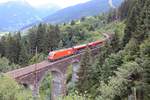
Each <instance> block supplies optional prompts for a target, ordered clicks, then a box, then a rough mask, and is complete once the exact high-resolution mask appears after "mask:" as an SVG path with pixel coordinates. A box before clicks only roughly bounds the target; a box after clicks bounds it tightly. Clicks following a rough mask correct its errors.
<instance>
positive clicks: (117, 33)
mask: <svg viewBox="0 0 150 100" xmlns="http://www.w3.org/2000/svg"><path fill="white" fill-rule="evenodd" d="M102 32H110V33H114V34H113V36H112V39H111V41H110V42H107V43H106V44H105V46H103V47H101V48H100V50H99V52H100V53H99V54H98V55H97V56H96V57H92V56H91V52H90V49H88V48H87V50H86V52H85V54H84V55H83V57H82V60H81V62H80V66H81V67H80V69H79V72H78V73H77V74H78V76H79V80H78V81H77V82H76V83H75V84H72V83H70V75H68V81H67V82H68V84H69V87H68V95H67V96H66V97H63V98H61V97H60V98H59V99H60V100H149V98H150V0H125V1H124V2H123V3H122V4H121V6H120V7H119V8H118V9H117V10H116V9H112V10H110V12H109V13H106V14H101V15H98V16H94V17H83V18H82V19H80V20H76V21H72V22H70V23H63V24H59V25H49V24H39V25H37V26H34V27H32V28H30V29H29V30H27V31H25V32H23V33H22V32H17V33H16V34H12V33H10V34H8V35H6V36H3V37H1V39H0V56H1V58H0V72H3V73H4V72H7V71H9V70H12V69H16V68H20V66H21V67H23V66H26V65H29V64H33V63H36V62H39V61H42V60H44V59H46V58H45V57H46V56H47V54H48V51H51V50H57V49H61V48H67V47H71V46H74V45H78V44H81V43H88V42H90V41H94V40H97V39H102V38H103V36H102V35H100V33H102ZM22 34H24V35H22ZM36 47H37V51H38V60H36V58H35V56H34V55H35V50H36ZM49 80H51V75H48V76H47V77H46V78H45V80H44V81H43V83H42V86H41V88H40V97H39V98H40V99H41V100H49V99H50V98H49V97H50V88H51V87H50V81H49ZM0 82H1V84H0V100H26V99H27V100H32V94H31V91H30V90H29V89H24V87H21V86H19V85H18V84H17V83H16V82H14V81H13V80H11V79H10V78H8V77H6V76H4V75H3V74H1V75H0ZM8 83H12V84H11V85H10V84H8ZM12 88H13V89H12Z"/></svg>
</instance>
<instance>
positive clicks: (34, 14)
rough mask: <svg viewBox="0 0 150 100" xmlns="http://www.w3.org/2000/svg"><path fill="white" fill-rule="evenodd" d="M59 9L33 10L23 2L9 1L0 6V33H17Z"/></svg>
mask: <svg viewBox="0 0 150 100" xmlns="http://www.w3.org/2000/svg"><path fill="white" fill-rule="evenodd" d="M58 9H60V7H58V6H57V5H53V4H51V6H47V5H44V6H42V7H40V8H33V7H32V6H31V5H30V4H29V3H28V2H25V1H9V2H6V3H1V4H0V22H1V23H0V32H9V31H11V32H12V31H18V30H20V29H23V28H25V27H28V26H31V25H33V23H38V22H41V21H42V18H44V17H46V16H48V15H50V14H52V13H54V12H55V11H57V10H58Z"/></svg>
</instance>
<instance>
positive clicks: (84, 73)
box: [76, 49, 91, 94]
mask: <svg viewBox="0 0 150 100" xmlns="http://www.w3.org/2000/svg"><path fill="white" fill-rule="evenodd" d="M90 73H91V53H90V51H89V49H86V52H85V54H84V55H83V56H82V59H81V64H80V68H79V71H78V73H77V75H78V77H79V78H78V82H77V85H76V87H77V90H78V91H79V92H80V93H83V94H84V93H85V92H89V88H90V87H89V86H90V81H89V80H90V75H91V74H90Z"/></svg>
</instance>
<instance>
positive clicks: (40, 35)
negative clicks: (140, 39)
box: [36, 24, 46, 52]
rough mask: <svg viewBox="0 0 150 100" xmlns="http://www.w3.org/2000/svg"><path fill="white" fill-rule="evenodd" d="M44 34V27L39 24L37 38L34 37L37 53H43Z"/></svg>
mask: <svg viewBox="0 0 150 100" xmlns="http://www.w3.org/2000/svg"><path fill="white" fill-rule="evenodd" d="M45 33H46V26H45V25H44V24H39V26H38V29H37V37H36V40H37V43H36V46H37V48H38V52H42V51H44V48H45V44H44V41H45V38H44V37H45Z"/></svg>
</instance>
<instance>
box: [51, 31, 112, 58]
mask: <svg viewBox="0 0 150 100" xmlns="http://www.w3.org/2000/svg"><path fill="white" fill-rule="evenodd" d="M104 36H105V38H104V39H102V40H98V41H95V42H91V43H88V44H83V45H78V46H74V47H71V48H67V49H61V50H55V51H50V52H49V55H48V60H49V61H56V60H59V59H61V58H64V57H68V56H71V55H74V54H77V53H79V52H81V51H83V50H84V49H86V48H87V47H89V48H95V47H96V46H98V45H102V44H104V43H105V42H106V41H107V40H109V39H110V36H109V35H108V34H106V33H104Z"/></svg>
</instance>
